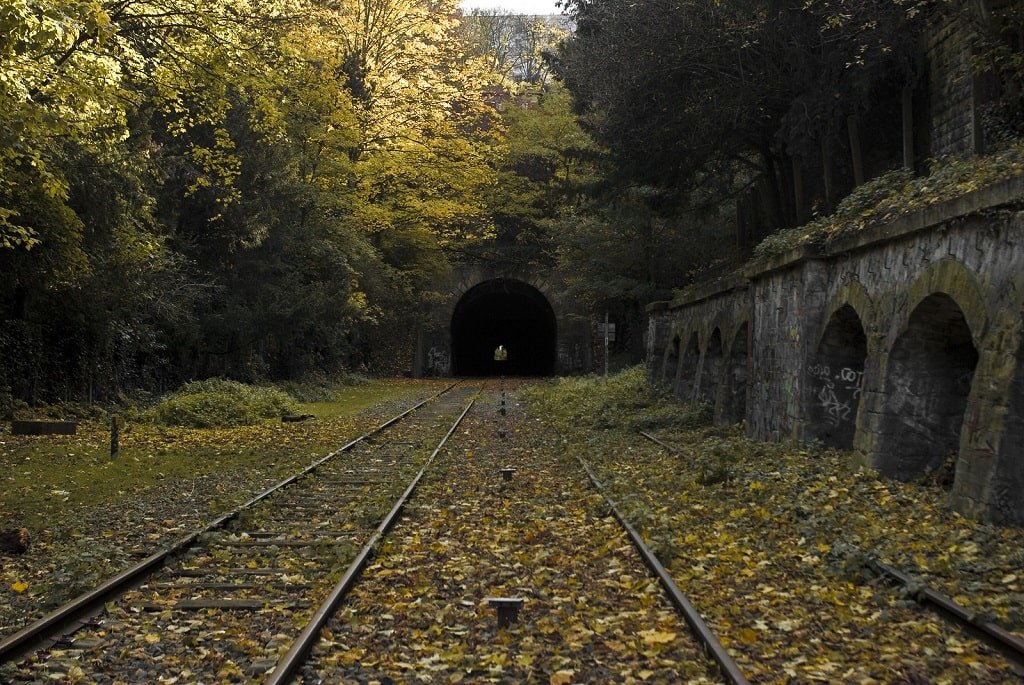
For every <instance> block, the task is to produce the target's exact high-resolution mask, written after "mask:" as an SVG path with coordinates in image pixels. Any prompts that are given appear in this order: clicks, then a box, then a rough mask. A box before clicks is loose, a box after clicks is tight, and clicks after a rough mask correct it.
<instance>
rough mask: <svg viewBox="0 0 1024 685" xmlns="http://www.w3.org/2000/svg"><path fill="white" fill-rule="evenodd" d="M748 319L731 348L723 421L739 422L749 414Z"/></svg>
mask: <svg viewBox="0 0 1024 685" xmlns="http://www.w3.org/2000/svg"><path fill="white" fill-rule="evenodd" d="M748 331H749V326H748V324H747V322H746V321H744V322H743V324H742V325H741V326H740V327H739V329H738V330H737V331H736V335H735V336H734V337H733V339H732V346H731V347H730V348H729V372H728V373H727V374H726V377H725V382H726V383H728V388H727V392H725V393H724V394H723V397H722V409H721V414H720V416H721V421H723V422H724V423H739V422H740V421H742V420H743V419H744V418H746V416H747V356H748V351H747V333H748Z"/></svg>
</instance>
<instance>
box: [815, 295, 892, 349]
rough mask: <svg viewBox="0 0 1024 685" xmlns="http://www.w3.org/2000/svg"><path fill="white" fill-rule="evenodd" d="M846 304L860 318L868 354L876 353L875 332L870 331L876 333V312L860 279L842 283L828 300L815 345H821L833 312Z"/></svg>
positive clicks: (876, 341) (873, 303)
mask: <svg viewBox="0 0 1024 685" xmlns="http://www.w3.org/2000/svg"><path fill="white" fill-rule="evenodd" d="M847 306H848V307H852V308H853V310H854V312H855V313H856V314H857V317H858V318H859V319H860V323H861V327H862V328H863V329H864V334H865V337H867V346H868V355H874V354H877V353H878V349H877V348H878V337H877V334H876V335H872V334H871V332H872V331H874V332H876V333H877V327H878V312H877V308H876V307H875V301H874V300H873V299H872V298H871V295H870V294H869V293H868V290H867V288H865V287H864V285H863V284H862V283H861V282H860V281H850V282H848V283H846V284H844V285H843V286H842V287H841V288H839V290H838V291H836V294H835V295H833V296H832V299H831V300H829V304H828V307H827V308H826V309H825V317H824V319H822V322H821V325H820V326H819V328H818V331H817V335H816V336H815V338H814V342H815V344H816V346H820V345H821V340H822V338H823V337H824V335H825V332H826V330H827V329H828V327H829V325H830V324H831V322H832V317H833V316H834V315H835V313H836V312H837V311H839V309H841V308H842V307H847Z"/></svg>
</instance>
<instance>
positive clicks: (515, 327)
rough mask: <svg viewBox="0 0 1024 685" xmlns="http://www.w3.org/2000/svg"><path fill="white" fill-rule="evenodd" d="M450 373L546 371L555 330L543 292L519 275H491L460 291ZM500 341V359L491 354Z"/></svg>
mask: <svg viewBox="0 0 1024 685" xmlns="http://www.w3.org/2000/svg"><path fill="white" fill-rule="evenodd" d="M451 326H452V327H451V332H452V373H453V374H455V375H456V376H499V375H507V376H550V375H551V374H553V373H554V371H555V361H556V359H557V337H558V335H557V334H558V330H557V328H558V327H557V324H556V322H555V312H554V310H553V309H552V308H551V304H550V303H549V302H548V300H547V298H546V297H544V295H543V293H541V292H540V291H539V290H537V289H536V288H534V287H533V286H531V285H529V284H528V283H524V282H522V281H517V280H514V279H510V278H495V279H492V280H489V281H484V282H483V283H480V284H478V285H476V286H474V287H472V288H470V289H469V290H467V291H466V292H465V294H463V296H462V297H461V298H460V299H459V302H458V304H456V305H455V311H454V313H453V314H452V324H451ZM499 345H503V346H504V347H505V350H506V351H507V353H508V356H507V358H506V359H505V360H504V361H497V360H495V358H494V351H495V349H496V348H497V347H498V346H499Z"/></svg>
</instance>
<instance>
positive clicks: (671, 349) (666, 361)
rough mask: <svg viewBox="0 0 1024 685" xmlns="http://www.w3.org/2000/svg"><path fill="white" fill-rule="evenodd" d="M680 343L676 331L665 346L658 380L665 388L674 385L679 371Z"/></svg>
mask: <svg viewBox="0 0 1024 685" xmlns="http://www.w3.org/2000/svg"><path fill="white" fill-rule="evenodd" d="M680 345H682V342H681V341H680V340H679V333H678V332H676V333H675V334H674V335H673V336H672V341H671V342H669V344H668V346H667V347H666V348H665V354H664V357H663V358H662V362H661V378H660V379H659V380H660V382H661V383H662V385H664V386H665V387H666V388H670V389H671V388H672V387H673V386H674V385H675V380H676V374H677V373H678V371H679V353H680V349H679V348H680Z"/></svg>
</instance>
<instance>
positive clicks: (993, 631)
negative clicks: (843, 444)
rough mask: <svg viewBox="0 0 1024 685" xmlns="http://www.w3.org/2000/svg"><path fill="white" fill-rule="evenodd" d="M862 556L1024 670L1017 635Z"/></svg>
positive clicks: (670, 447) (1023, 646)
mask: <svg viewBox="0 0 1024 685" xmlns="http://www.w3.org/2000/svg"><path fill="white" fill-rule="evenodd" d="M640 434H641V435H642V436H644V437H645V438H647V439H648V440H651V441H653V442H656V443H657V444H659V445H661V446H662V447H663V448H665V450H667V451H669V452H671V453H673V454H678V450H677V449H676V448H675V447H674V446H673V445H670V444H668V443H665V442H662V441H661V440H659V439H658V438H656V437H654V436H653V435H650V434H648V433H646V432H644V431H640ZM865 556H866V557H867V564H868V566H869V567H870V568H871V570H873V571H874V572H875V573H876V574H878V575H879V576H881V577H882V578H884V579H886V580H888V581H889V582H891V583H895V584H896V585H899V586H901V587H903V588H905V589H907V590H908V591H910V593H911V596H913V597H914V599H915V600H916V601H917V602H918V604H921V605H922V606H924V607H926V608H928V609H931V610H932V611H934V612H935V613H936V614H938V615H939V617H941V618H942V619H943V620H944V621H946V622H947V623H951V624H953V625H956V626H958V627H959V628H961V629H963V630H964V631H965V632H967V633H968V634H970V635H972V636H974V637H976V638H978V639H979V640H981V641H982V642H984V643H986V644H987V645H989V646H990V647H993V648H994V649H996V650H997V651H998V652H999V653H1001V654H1002V655H1003V656H1005V657H1006V658H1007V659H1009V660H1010V661H1012V662H1013V663H1015V664H1017V665H1018V666H1020V667H1022V668H1024V639H1022V638H1021V637H1020V636H1018V635H1015V634H1014V633H1011V632H1010V631H1008V630H1006V629H1005V628H1002V627H1000V626H998V625H996V624H995V623H992V622H991V621H985V620H984V619H981V618H979V617H978V616H977V614H975V613H974V612H972V611H970V610H969V609H967V608H966V607H963V606H961V605H960V604H958V603H956V602H955V601H954V600H953V599H952V598H950V597H948V596H946V595H944V594H942V593H941V592H937V591H936V590H933V589H932V588H931V587H929V586H927V585H925V584H923V583H920V582H918V581H916V580H914V579H913V578H911V577H910V576H909V575H907V574H906V573H904V572H903V571H900V570H899V569H897V568H896V567H894V566H890V565H889V564H886V563H885V562H883V561H882V560H880V559H879V558H878V557H876V556H874V555H872V554H866V555H865Z"/></svg>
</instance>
